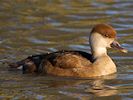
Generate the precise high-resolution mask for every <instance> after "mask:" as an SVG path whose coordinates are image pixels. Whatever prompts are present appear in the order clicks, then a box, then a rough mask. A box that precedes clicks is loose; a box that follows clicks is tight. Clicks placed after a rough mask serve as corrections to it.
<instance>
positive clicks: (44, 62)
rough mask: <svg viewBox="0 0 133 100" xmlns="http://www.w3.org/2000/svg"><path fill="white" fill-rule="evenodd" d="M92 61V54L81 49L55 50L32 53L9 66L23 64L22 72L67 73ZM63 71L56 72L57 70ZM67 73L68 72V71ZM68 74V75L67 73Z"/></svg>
mask: <svg viewBox="0 0 133 100" xmlns="http://www.w3.org/2000/svg"><path fill="white" fill-rule="evenodd" d="M91 63H92V55H91V54H89V53H86V52H83V51H64V50H62V51H57V52H52V53H46V54H40V55H33V56H30V57H27V58H26V59H24V60H21V61H19V62H16V63H15V64H12V65H11V66H12V67H13V66H17V67H19V66H23V73H28V72H37V73H45V74H56V75H58V73H68V72H71V71H72V69H75V68H82V67H87V66H89V65H90V64H91ZM57 70H58V71H60V70H61V71H63V72H58V71H57ZM68 74H69V73H68ZM68 76H69V75H68Z"/></svg>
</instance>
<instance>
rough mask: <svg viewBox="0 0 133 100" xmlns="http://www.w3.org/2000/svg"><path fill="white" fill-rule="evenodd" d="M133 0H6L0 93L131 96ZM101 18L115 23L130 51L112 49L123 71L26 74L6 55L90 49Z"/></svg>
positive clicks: (98, 98)
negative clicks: (89, 75)
mask: <svg viewBox="0 0 133 100" xmlns="http://www.w3.org/2000/svg"><path fill="white" fill-rule="evenodd" d="M132 6H133V1H132V0H75V1H74V0H13V1H10V0H1V1H0V99H1V100H5V99H11V100H25V99H27V100H44V99H45V100H68V99H70V100H90V99H94V100H107V99H108V100H132V99H133V35H132V34H133V33H132V32H133V20H132V18H133V7H132ZM99 23H108V24H111V25H112V26H113V27H115V29H116V30H117V32H118V35H117V36H118V40H119V41H120V43H121V44H122V46H123V47H125V48H127V49H128V51H129V52H128V53H127V54H123V53H120V52H118V51H116V50H109V55H110V56H111V57H112V58H113V59H114V61H115V63H116V64H117V68H118V73H117V74H114V75H110V76H106V77H100V78H96V79H77V78H66V77H54V76H37V75H23V74H22V73H21V71H15V72H14V71H9V70H8V66H7V65H6V64H3V62H5V61H16V60H20V59H23V58H25V57H27V56H29V55H33V54H40V53H46V52H53V51H57V50H62V49H67V50H82V51H85V52H90V48H89V43H88V36H89V32H90V31H91V28H92V27H93V26H94V25H96V24H99Z"/></svg>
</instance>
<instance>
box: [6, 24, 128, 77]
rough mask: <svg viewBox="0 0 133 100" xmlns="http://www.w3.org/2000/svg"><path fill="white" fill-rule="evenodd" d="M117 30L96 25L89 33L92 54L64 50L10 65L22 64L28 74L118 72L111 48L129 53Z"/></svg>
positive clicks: (89, 75) (24, 71) (31, 57)
mask: <svg viewBox="0 0 133 100" xmlns="http://www.w3.org/2000/svg"><path fill="white" fill-rule="evenodd" d="M116 35H117V32H116V30H115V29H114V28H113V27H112V26H111V25H109V24H105V23H101V24H97V25H95V26H94V27H93V28H92V30H91V32H90V35H89V44H90V48H91V53H87V52H84V51H78V50H60V51H56V52H51V53H44V54H38V55H32V56H29V57H27V58H25V59H23V60H21V61H18V62H15V63H10V64H9V66H10V68H17V69H19V68H20V67H21V69H22V72H23V73H24V74H25V73H41V74H42V73H43V74H44V75H54V76H63V77H79V78H83V77H84V78H89V77H99V76H104V75H109V74H113V73H116V72H117V68H116V65H115V63H114V61H113V60H112V59H111V57H109V55H108V54H107V49H108V48H114V49H118V50H119V51H121V52H123V53H127V49H125V48H123V47H121V45H120V44H119V42H118V41H117V38H116Z"/></svg>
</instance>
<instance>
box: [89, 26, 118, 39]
mask: <svg viewBox="0 0 133 100" xmlns="http://www.w3.org/2000/svg"><path fill="white" fill-rule="evenodd" d="M95 32H96V33H100V34H101V35H102V36H105V37H108V38H115V37H116V31H115V30H114V29H113V27H111V26H109V25H107V24H98V25H96V26H95V27H94V28H93V29H92V31H91V34H92V33H95Z"/></svg>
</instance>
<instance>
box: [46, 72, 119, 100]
mask: <svg viewBox="0 0 133 100" xmlns="http://www.w3.org/2000/svg"><path fill="white" fill-rule="evenodd" d="M115 77H116V75H111V76H106V77H102V78H97V79H79V80H78V79H74V81H72V80H71V79H70V80H69V79H68V80H64V81H63V82H59V81H57V82H54V83H51V85H50V84H49V87H54V88H55V87H56V88H57V87H58V88H59V87H60V88H61V90H59V93H60V94H64V95H67V96H70V97H73V98H80V99H81V98H90V96H91V95H95V96H112V95H115V94H117V93H118V90H117V88H116V87H114V86H109V85H106V84H105V82H106V81H108V80H112V79H115Z"/></svg>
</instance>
